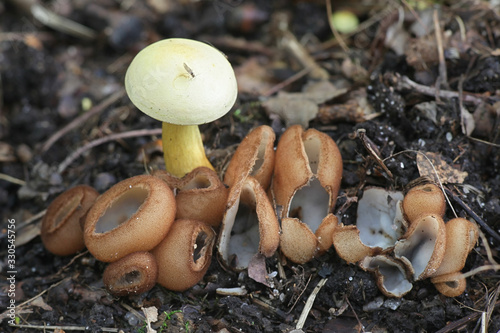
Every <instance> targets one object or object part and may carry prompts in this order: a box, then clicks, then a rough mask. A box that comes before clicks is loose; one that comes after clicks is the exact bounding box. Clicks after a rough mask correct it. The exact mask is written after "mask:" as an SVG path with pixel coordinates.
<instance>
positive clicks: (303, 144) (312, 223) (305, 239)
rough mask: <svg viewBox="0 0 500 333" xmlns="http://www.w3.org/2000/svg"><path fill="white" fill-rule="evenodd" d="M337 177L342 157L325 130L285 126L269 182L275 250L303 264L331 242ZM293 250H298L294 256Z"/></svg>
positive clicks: (340, 173)
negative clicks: (277, 214) (276, 227)
mask: <svg viewBox="0 0 500 333" xmlns="http://www.w3.org/2000/svg"><path fill="white" fill-rule="evenodd" d="M341 179H342V156H341V155H340V151H339V149H338V148H337V145H336V144H335V142H334V141H333V140H332V138H330V137H329V136H328V135H327V134H325V133H322V132H319V131H317V130H315V129H309V130H307V131H304V130H303V128H302V127H301V126H300V125H295V126H291V127H290V128H288V129H287V130H286V131H285V132H284V133H283V135H282V136H281V138H280V140H279V143H278V147H277V149H276V161H275V167H274V177H273V183H272V193H273V198H274V201H275V204H276V205H277V206H281V207H282V208H283V209H282V212H281V218H282V219H281V226H282V235H281V240H280V249H281V251H282V252H283V254H284V255H285V256H286V257H288V258H289V259H290V260H292V261H294V262H296V263H305V262H307V261H309V260H311V259H312V258H313V256H315V255H320V254H321V253H323V252H325V251H326V250H327V249H328V248H330V247H331V245H332V233H333V230H334V229H335V228H336V227H337V224H338V221H337V218H336V217H335V215H333V214H332V211H333V208H334V206H335V203H336V201H337V194H338V191H339V188H340V181H341ZM295 254H300V255H299V256H295Z"/></svg>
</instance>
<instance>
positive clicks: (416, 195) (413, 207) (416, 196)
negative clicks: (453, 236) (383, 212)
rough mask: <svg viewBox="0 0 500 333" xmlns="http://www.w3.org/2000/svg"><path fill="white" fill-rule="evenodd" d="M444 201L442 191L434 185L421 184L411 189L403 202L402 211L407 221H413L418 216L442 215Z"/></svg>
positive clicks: (444, 205) (444, 207)
mask: <svg viewBox="0 0 500 333" xmlns="http://www.w3.org/2000/svg"><path fill="white" fill-rule="evenodd" d="M445 209H446V201H445V199H444V195H443V191H441V189H440V188H439V187H438V186H437V185H434V184H431V183H429V184H423V185H417V186H414V187H412V188H411V189H410V190H409V191H408V193H406V195H405V198H404V200H403V211H404V214H405V218H406V220H407V221H410V222H412V221H415V220H416V219H417V217H418V216H419V215H423V214H435V215H439V216H441V217H442V216H443V215H444V211H445Z"/></svg>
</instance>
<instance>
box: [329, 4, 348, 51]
mask: <svg viewBox="0 0 500 333" xmlns="http://www.w3.org/2000/svg"><path fill="white" fill-rule="evenodd" d="M330 1H331V0H326V1H325V2H326V14H327V15H328V17H327V19H328V24H329V25H330V30H331V31H332V33H333V36H335V39H336V40H337V41H338V42H339V45H340V47H341V48H342V50H344V52H345V53H349V47H347V44H346V43H345V42H344V39H343V38H342V36H341V35H340V34H339V32H338V31H337V29H335V27H334V26H333V22H332V14H333V12H332V4H331V2H330Z"/></svg>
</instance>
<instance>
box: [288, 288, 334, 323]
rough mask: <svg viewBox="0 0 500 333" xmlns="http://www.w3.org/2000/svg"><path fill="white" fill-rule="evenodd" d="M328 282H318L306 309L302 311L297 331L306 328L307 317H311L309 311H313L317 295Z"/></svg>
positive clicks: (308, 299)
mask: <svg viewBox="0 0 500 333" xmlns="http://www.w3.org/2000/svg"><path fill="white" fill-rule="evenodd" d="M326 281H328V278H324V279H321V281H319V282H318V284H317V285H316V287H315V288H314V290H313V291H312V293H311V295H309V297H308V298H307V302H306V305H305V306H304V309H303V310H302V313H301V314H300V317H299V320H298V322H297V326H295V328H296V329H298V330H301V329H302V327H304V324H305V322H306V319H307V316H308V315H309V311H311V308H312V306H313V304H314V300H315V299H316V295H317V294H318V293H319V291H320V290H321V288H322V287H323V286H324V285H325V283H326Z"/></svg>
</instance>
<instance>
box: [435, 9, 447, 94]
mask: <svg viewBox="0 0 500 333" xmlns="http://www.w3.org/2000/svg"><path fill="white" fill-rule="evenodd" d="M433 20H434V32H435V35H436V44H437V48H438V57H439V78H438V82H439V83H440V84H437V82H436V87H437V89H440V87H441V86H443V87H445V88H447V89H449V86H448V73H447V71H446V61H445V59H444V50H443V38H442V34H443V33H442V31H441V26H440V25H439V17H438V11H437V10H436V9H435V10H434V13H433ZM437 91H438V90H437ZM438 92H439V91H438Z"/></svg>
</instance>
